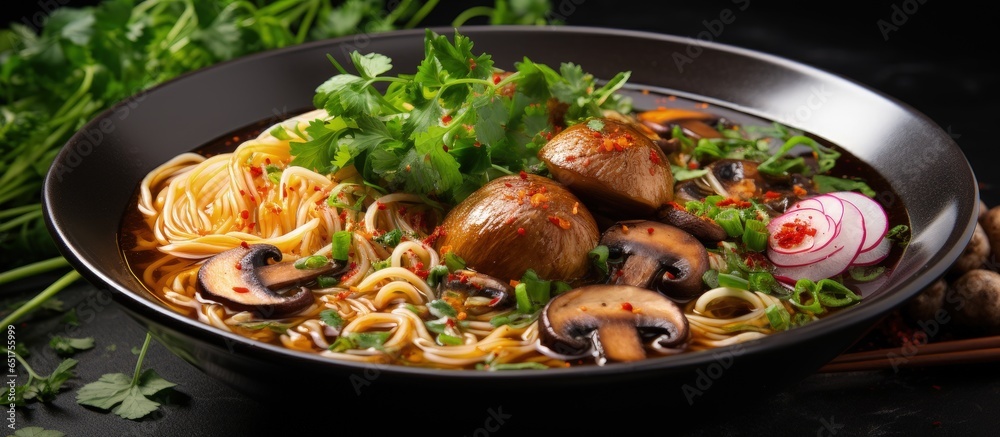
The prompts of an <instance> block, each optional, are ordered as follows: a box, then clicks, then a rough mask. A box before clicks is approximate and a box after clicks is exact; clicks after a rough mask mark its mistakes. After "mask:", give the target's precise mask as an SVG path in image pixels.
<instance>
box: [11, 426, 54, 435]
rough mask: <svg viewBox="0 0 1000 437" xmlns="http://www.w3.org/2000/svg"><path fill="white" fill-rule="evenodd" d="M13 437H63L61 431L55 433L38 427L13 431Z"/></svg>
mask: <svg viewBox="0 0 1000 437" xmlns="http://www.w3.org/2000/svg"><path fill="white" fill-rule="evenodd" d="M12 435H13V436H14V437H63V436H65V435H66V434H63V433H62V432H61V431H55V430H51V429H45V428H42V427H40V426H28V427H24V428H21V429H19V430H17V431H14V434H12Z"/></svg>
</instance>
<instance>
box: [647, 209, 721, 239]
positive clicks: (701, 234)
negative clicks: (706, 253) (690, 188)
mask: <svg viewBox="0 0 1000 437" xmlns="http://www.w3.org/2000/svg"><path fill="white" fill-rule="evenodd" d="M657 215H658V216H659V217H660V221H661V222H663V223H666V224H668V225H673V226H676V227H678V228H681V229H683V230H684V231H685V232H687V233H689V234H691V235H694V236H695V238H697V239H699V240H701V241H703V242H706V243H717V242H719V241H722V240H725V239H726V237H728V236H729V234H728V233H727V232H726V230H725V229H723V228H722V226H720V225H719V224H718V223H716V222H715V220H712V219H711V218H708V217H705V216H697V215H694V214H692V213H690V212H688V211H687V210H686V209H683V208H675V207H673V206H671V205H667V206H665V207H663V208H661V209H660V211H659V212H658V213H657Z"/></svg>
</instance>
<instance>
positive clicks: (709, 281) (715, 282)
mask: <svg viewBox="0 0 1000 437" xmlns="http://www.w3.org/2000/svg"><path fill="white" fill-rule="evenodd" d="M701 280H702V282H704V283H705V285H707V286H708V288H719V271H718V270H715V269H708V270H706V271H705V274H703V275H701Z"/></svg>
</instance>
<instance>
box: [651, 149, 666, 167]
mask: <svg viewBox="0 0 1000 437" xmlns="http://www.w3.org/2000/svg"><path fill="white" fill-rule="evenodd" d="M649 160H650V161H651V162H652V163H653V164H656V165H660V163H661V162H663V161H661V160H660V155H659V154H657V153H656V150H654V149H649Z"/></svg>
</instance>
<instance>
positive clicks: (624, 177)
mask: <svg viewBox="0 0 1000 437" xmlns="http://www.w3.org/2000/svg"><path fill="white" fill-rule="evenodd" d="M538 158H539V159H541V160H542V161H543V162H545V165H546V166H547V167H548V169H549V171H551V172H552V176H553V178H555V179H556V180H558V181H559V182H561V183H562V184H563V185H565V186H566V187H567V188H569V190H570V191H572V192H573V193H575V194H576V195H577V196H579V197H580V198H581V199H583V200H584V202H586V203H587V205H588V206H590V207H591V208H593V209H594V211H595V212H600V213H602V214H606V215H608V216H612V217H615V218H617V219H621V218H626V217H628V218H632V217H637V216H638V217H645V216H652V214H653V213H655V212H656V210H657V209H658V208H659V207H660V206H662V205H664V204H666V203H667V202H670V201H671V200H673V197H674V177H673V173H671V171H670V163H669V162H668V161H667V156H666V155H665V154H664V153H663V151H662V150H661V149H660V147H659V146H657V145H656V144H654V143H653V141H652V140H650V138H649V137H648V136H647V135H646V134H644V133H642V132H640V131H639V130H638V129H636V128H635V127H634V126H633V124H631V123H623V122H620V121H617V120H614V119H611V118H603V119H592V120H590V121H588V122H582V123H578V124H575V125H573V126H570V127H568V128H566V129H565V130H563V131H562V132H560V133H559V134H557V135H556V136H555V137H553V138H552V139H551V140H549V142H548V143H546V144H545V146H543V147H542V149H541V150H539V151H538Z"/></svg>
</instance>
